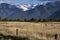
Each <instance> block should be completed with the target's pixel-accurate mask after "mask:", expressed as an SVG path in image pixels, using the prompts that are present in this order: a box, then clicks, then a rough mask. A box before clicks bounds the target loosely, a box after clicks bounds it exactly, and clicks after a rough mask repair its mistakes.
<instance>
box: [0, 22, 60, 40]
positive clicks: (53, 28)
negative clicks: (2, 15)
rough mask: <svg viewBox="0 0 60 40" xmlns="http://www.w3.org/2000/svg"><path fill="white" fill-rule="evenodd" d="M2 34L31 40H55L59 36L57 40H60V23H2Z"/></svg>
mask: <svg viewBox="0 0 60 40" xmlns="http://www.w3.org/2000/svg"><path fill="white" fill-rule="evenodd" d="M16 29H18V35H16ZM0 33H2V34H4V35H12V36H22V37H24V36H27V37H29V38H30V40H55V35H56V34H57V35H58V37H57V40H60V39H59V38H60V22H38V23H35V22H0Z"/></svg>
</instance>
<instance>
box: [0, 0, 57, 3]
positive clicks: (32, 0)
mask: <svg viewBox="0 0 60 40" xmlns="http://www.w3.org/2000/svg"><path fill="white" fill-rule="evenodd" d="M42 1H48V0H0V3H1V2H5V3H11V4H32V3H33V4H37V3H41V2H42ZM49 1H56V0H49Z"/></svg>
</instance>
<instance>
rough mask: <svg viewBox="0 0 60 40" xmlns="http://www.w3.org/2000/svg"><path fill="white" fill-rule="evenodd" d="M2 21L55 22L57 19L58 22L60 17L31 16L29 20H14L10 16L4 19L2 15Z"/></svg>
mask: <svg viewBox="0 0 60 40" xmlns="http://www.w3.org/2000/svg"><path fill="white" fill-rule="evenodd" d="M0 21H21V22H54V21H57V22H59V21H60V19H41V18H40V19H35V18H31V19H30V20H28V19H26V18H25V19H24V20H20V19H14V20H12V19H8V18H4V19H2V18H1V17H0Z"/></svg>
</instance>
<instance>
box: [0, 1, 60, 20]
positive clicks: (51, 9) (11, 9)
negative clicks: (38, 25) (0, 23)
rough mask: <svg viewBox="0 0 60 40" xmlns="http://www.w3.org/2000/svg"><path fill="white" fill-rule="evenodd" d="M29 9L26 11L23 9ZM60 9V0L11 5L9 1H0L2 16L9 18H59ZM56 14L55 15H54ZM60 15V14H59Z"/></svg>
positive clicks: (0, 14)
mask: <svg viewBox="0 0 60 40" xmlns="http://www.w3.org/2000/svg"><path fill="white" fill-rule="evenodd" d="M24 7H25V9H27V10H26V11H24V10H23V9H24ZM58 10H60V1H54V2H48V3H46V4H42V5H40V4H37V5H27V6H26V5H11V4H8V3H0V17H1V18H3V19H4V18H8V19H12V20H14V19H21V20H23V19H31V18H35V19H40V18H41V19H48V18H50V19H53V18H55V19H57V16H58V15H59V13H58V12H57V13H56V11H58ZM53 16H55V17H53ZM58 17H60V15H59V16H58ZM58 19H60V18H58Z"/></svg>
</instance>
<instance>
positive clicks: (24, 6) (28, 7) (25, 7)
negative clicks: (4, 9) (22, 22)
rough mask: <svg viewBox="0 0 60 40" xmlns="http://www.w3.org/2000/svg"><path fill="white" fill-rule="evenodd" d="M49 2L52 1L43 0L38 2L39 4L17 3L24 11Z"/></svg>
mask: <svg viewBox="0 0 60 40" xmlns="http://www.w3.org/2000/svg"><path fill="white" fill-rule="evenodd" d="M49 2H51V1H43V2H41V3H37V4H22V5H16V6H17V7H18V8H21V9H22V10H23V11H27V10H30V9H33V8H35V7H36V6H38V5H46V4H47V3H49Z"/></svg>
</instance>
